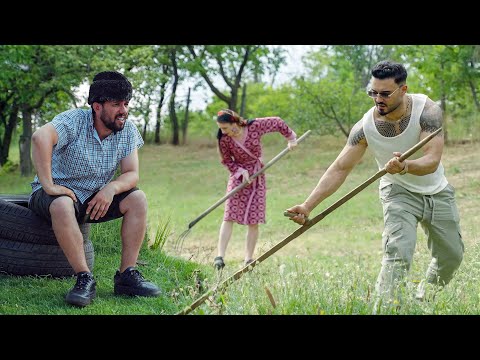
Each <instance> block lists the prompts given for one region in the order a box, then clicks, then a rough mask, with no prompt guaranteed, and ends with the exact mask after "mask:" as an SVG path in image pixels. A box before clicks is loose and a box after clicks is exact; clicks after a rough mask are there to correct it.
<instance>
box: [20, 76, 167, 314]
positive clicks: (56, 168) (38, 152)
mask: <svg viewBox="0 0 480 360" xmlns="http://www.w3.org/2000/svg"><path fill="white" fill-rule="evenodd" d="M131 97H132V85H131V83H130V82H129V81H128V79H127V78H126V77H125V76H123V75H122V74H120V73H118V72H116V71H104V72H100V73H98V74H97V75H95V77H94V78H93V83H92V84H91V86H90V92H89V95H88V104H89V105H91V109H88V110H87V109H73V110H69V111H65V112H63V113H61V114H59V115H57V116H55V117H54V119H53V120H52V121H51V122H50V123H47V124H46V125H44V126H42V127H41V128H40V129H38V130H37V131H35V133H34V134H33V136H32V144H33V145H32V146H33V151H32V153H33V163H34V165H35V169H36V171H37V175H36V176H35V178H34V180H33V182H32V184H31V185H32V194H31V195H30V200H29V208H30V209H32V210H33V211H34V212H35V213H37V214H38V215H40V216H41V217H43V218H45V219H46V220H47V221H48V222H50V223H51V224H52V228H53V231H54V233H55V236H56V238H57V241H58V243H59V245H60V247H61V248H62V250H63V252H64V253H65V256H66V258H67V259H68V261H69V263H70V265H71V266H72V268H73V270H74V271H75V273H76V275H77V282H76V284H75V286H74V287H73V288H72V289H71V290H70V291H69V292H68V294H67V296H66V299H65V300H66V302H67V303H69V304H71V305H74V306H79V307H83V306H86V305H88V304H90V303H91V301H92V300H93V299H94V298H95V294H96V290H95V288H96V283H95V279H94V277H93V274H92V273H91V271H90V270H91V269H89V268H88V266H87V262H86V260H85V253H84V249H83V237H82V234H81V232H80V229H79V223H83V222H92V223H98V222H104V221H108V220H112V219H116V218H119V217H123V220H122V221H123V222H122V231H121V237H122V257H121V263H120V269H119V270H117V272H116V274H115V276H114V292H115V295H130V296H134V295H137V296H159V295H160V289H159V288H158V287H157V286H156V285H155V284H153V283H151V282H148V281H146V280H145V279H144V278H143V276H142V275H141V274H140V272H139V271H138V270H137V269H135V265H136V262H137V258H138V254H139V251H140V247H141V245H142V241H143V239H144V236H145V231H146V224H147V222H146V219H147V199H146V197H145V193H144V192H143V191H141V190H139V189H138V188H137V187H136V185H137V182H138V179H139V174H138V168H139V164H138V153H137V149H138V148H140V147H141V146H142V145H143V140H142V137H141V135H140V133H139V132H138V130H137V128H136V126H135V125H134V124H133V123H132V122H131V121H129V120H127V117H128V103H129V101H130V99H131ZM119 164H120V170H121V174H120V176H118V177H117V178H116V179H115V180H113V181H112V179H113V177H114V174H115V171H116V169H117V167H118V165H119Z"/></svg>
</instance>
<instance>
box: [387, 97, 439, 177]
mask: <svg viewBox="0 0 480 360" xmlns="http://www.w3.org/2000/svg"><path fill="white" fill-rule="evenodd" d="M442 122H443V115H442V109H441V108H440V106H438V105H437V104H435V103H434V102H433V101H432V100H430V99H427V103H426V104H425V108H424V109H423V112H422V115H421V116H420V127H421V129H422V131H421V133H420V140H422V139H424V138H425V137H427V136H428V135H430V134H431V133H433V132H434V131H435V130H437V129H439V128H440V127H441V126H442ZM443 145H444V138H443V132H441V133H440V134H439V135H437V136H435V138H433V139H432V140H430V141H429V142H428V143H427V144H426V145H425V146H424V147H423V156H422V157H420V158H418V159H414V160H405V161H404V162H403V163H400V162H399V161H398V159H397V158H398V157H399V156H401V155H402V153H400V152H394V153H393V155H394V156H395V157H394V158H392V159H391V160H390V161H389V162H387V164H386V165H385V170H387V172H388V173H390V174H396V173H399V172H400V171H402V170H403V169H404V168H405V166H406V169H407V172H408V173H409V174H412V175H417V176H422V175H427V174H431V173H433V172H435V171H436V170H437V168H438V165H439V164H440V160H441V158H442V153H443Z"/></svg>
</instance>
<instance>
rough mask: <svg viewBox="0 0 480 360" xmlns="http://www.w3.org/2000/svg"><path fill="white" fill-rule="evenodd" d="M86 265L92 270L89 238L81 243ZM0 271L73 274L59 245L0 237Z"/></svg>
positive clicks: (41, 274) (92, 257)
mask: <svg viewBox="0 0 480 360" xmlns="http://www.w3.org/2000/svg"><path fill="white" fill-rule="evenodd" d="M83 247H84V250H85V257H86V258H87V265H88V268H89V269H90V270H93V261H94V251H93V244H92V242H91V241H90V240H87V241H85V242H84V243H83ZM0 272H4V273H7V274H9V275H22V276H23V275H39V276H46V275H49V276H52V277H55V278H59V277H68V276H73V275H75V272H74V271H73V269H72V267H71V266H70V264H69V262H68V260H67V258H66V257H65V255H64V254H63V250H62V248H61V247H60V246H55V245H39V244H30V243H21V242H18V241H10V240H4V239H0Z"/></svg>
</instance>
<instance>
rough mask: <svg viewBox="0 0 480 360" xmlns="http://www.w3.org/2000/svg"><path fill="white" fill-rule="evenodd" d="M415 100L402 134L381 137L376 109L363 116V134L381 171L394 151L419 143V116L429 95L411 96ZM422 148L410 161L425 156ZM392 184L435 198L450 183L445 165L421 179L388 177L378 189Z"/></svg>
mask: <svg viewBox="0 0 480 360" xmlns="http://www.w3.org/2000/svg"><path fill="white" fill-rule="evenodd" d="M409 95H410V96H411V97H412V114H411V115H410V121H409V123H408V126H407V128H406V129H405V131H404V132H402V133H401V134H400V135H397V136H394V137H385V136H383V135H381V134H380V133H379V132H378V130H377V128H376V126H375V121H374V118H373V113H374V111H375V106H374V107H372V108H371V109H370V110H369V111H368V112H367V113H366V114H365V115H364V116H363V119H362V120H363V131H364V133H365V138H366V140H367V143H368V147H369V148H370V150H371V151H372V152H373V154H374V156H375V160H376V161H377V164H378V168H379V169H383V167H384V166H385V164H386V163H387V162H388V160H390V159H391V158H392V157H393V152H394V151H398V152H401V153H404V152H405V151H407V150H408V149H410V148H411V147H413V146H414V145H415V144H417V143H418V142H419V141H420V132H421V127H420V115H421V114H422V111H423V108H424V107H425V102H426V101H427V96H426V95H423V94H409ZM422 156H423V154H422V149H420V150H418V151H417V152H416V153H415V154H413V155H412V156H410V157H409V159H417V158H419V157H422ZM390 184H398V185H400V186H402V187H404V188H405V189H407V190H409V191H411V192H415V193H419V194H422V195H433V194H436V193H438V192H440V191H442V190H443V189H444V188H445V186H447V184H448V181H447V178H446V177H445V171H444V168H443V165H442V163H441V162H440V164H439V165H438V168H437V170H436V171H435V172H434V173H431V174H427V175H423V176H418V175H412V174H408V173H407V174H405V175H399V174H393V175H392V174H388V173H387V174H385V175H384V176H382V177H381V179H380V185H379V188H380V189H382V188H384V187H385V186H387V185H390Z"/></svg>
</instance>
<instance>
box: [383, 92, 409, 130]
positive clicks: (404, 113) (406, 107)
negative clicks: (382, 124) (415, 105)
mask: <svg viewBox="0 0 480 360" xmlns="http://www.w3.org/2000/svg"><path fill="white" fill-rule="evenodd" d="M409 108H410V96H408V95H407V106H405V111H404V112H403V114H402V116H400V117H399V118H398V119H397V120H390V119H387V121H389V122H392V123H393V122H395V123H399V122H400V121H402V120H403V119H405V118H406V115H407V113H408V110H409ZM385 118H386V116H385Z"/></svg>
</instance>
